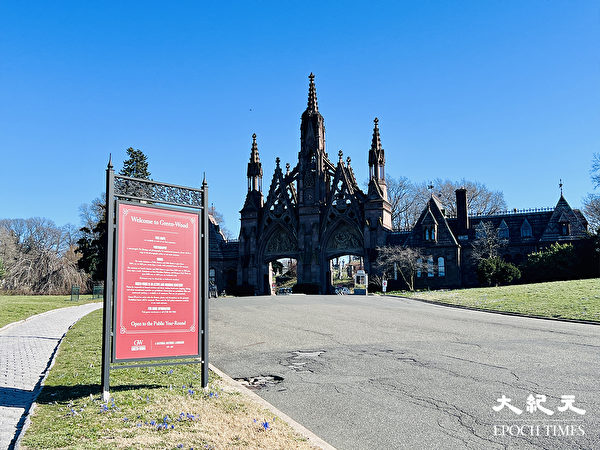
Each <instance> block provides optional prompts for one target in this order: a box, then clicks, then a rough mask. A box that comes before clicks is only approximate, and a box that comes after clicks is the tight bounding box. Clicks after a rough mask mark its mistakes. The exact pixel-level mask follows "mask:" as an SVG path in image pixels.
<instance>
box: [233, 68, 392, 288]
mask: <svg viewBox="0 0 600 450" xmlns="http://www.w3.org/2000/svg"><path fill="white" fill-rule="evenodd" d="M309 79H310V84H309V89H308V107H307V108H306V111H304V113H302V122H301V125H300V152H299V153H298V163H297V164H296V166H295V167H294V168H293V169H292V168H291V166H290V164H286V169H285V173H284V172H283V170H282V168H281V166H280V160H279V158H277V159H276V167H275V173H274V174H273V179H272V181H271V186H270V188H269V192H268V194H267V198H266V200H264V199H263V193H262V175H263V171H262V165H261V163H260V159H259V156H258V147H257V144H256V135H252V149H251V153H250V162H249V163H248V194H247V195H246V201H245V203H244V207H243V208H242V210H241V211H240V213H241V229H240V239H239V261H238V280H237V281H238V285H241V286H248V287H253V288H254V291H255V293H257V294H267V293H269V292H270V286H269V285H270V282H271V274H270V268H269V263H270V262H271V261H274V260H276V259H281V258H293V259H295V260H296V261H297V276H298V283H302V284H313V285H317V286H318V287H319V292H321V293H328V292H331V274H330V268H329V267H330V265H329V261H330V260H331V259H332V258H335V257H338V256H341V255H348V254H350V255H357V256H361V257H362V258H363V261H364V265H365V269H366V270H367V272H369V271H370V269H371V267H370V266H371V263H372V262H373V261H372V258H373V257H374V255H375V249H376V247H378V246H380V245H384V244H385V240H386V236H387V232H388V231H389V230H391V227H392V222H391V210H390V204H389V202H388V198H387V186H386V182H385V157H384V150H383V148H382V147H381V140H380V137H379V127H378V120H377V119H375V126H374V130H373V139H372V143H371V149H370V150H369V168H370V171H369V174H370V180H369V188H368V192H367V193H364V192H363V191H362V190H361V189H360V188H359V187H358V184H357V182H356V178H355V177H354V173H353V171H352V168H351V166H350V158H347V159H346V161H344V160H343V158H342V151H341V150H340V151H339V153H338V161H337V164H335V163H333V162H332V161H331V160H330V159H329V156H328V154H327V153H326V152H325V126H324V121H323V116H322V115H321V114H320V113H319V109H318V105H317V94H316V89H315V83H314V75H313V74H312V73H311V74H310V76H309Z"/></svg>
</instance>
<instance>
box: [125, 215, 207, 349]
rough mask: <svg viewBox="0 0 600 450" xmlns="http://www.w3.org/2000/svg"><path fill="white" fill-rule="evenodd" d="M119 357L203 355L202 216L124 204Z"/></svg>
mask: <svg viewBox="0 0 600 450" xmlns="http://www.w3.org/2000/svg"><path fill="white" fill-rule="evenodd" d="M117 217H118V239H117V242H118V243H117V270H116V273H117V289H116V302H115V304H116V324H115V337H114V339H115V357H116V359H117V360H126V359H138V358H162V357H173V356H194V355H198V350H199V349H198V329H199V324H198V304H199V295H198V293H199V290H198V215H197V214H193V213H187V212H182V211H173V210H167V209H161V208H154V207H150V206H134V205H130V204H124V203H120V204H119V205H118V211H117Z"/></svg>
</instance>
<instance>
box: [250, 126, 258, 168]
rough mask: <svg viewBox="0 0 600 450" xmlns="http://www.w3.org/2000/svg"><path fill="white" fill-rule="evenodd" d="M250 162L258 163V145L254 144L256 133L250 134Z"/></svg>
mask: <svg viewBox="0 0 600 450" xmlns="http://www.w3.org/2000/svg"><path fill="white" fill-rule="evenodd" d="M250 162H251V163H260V158H259V156H258V145H256V133H253V134H252V149H251V150H250Z"/></svg>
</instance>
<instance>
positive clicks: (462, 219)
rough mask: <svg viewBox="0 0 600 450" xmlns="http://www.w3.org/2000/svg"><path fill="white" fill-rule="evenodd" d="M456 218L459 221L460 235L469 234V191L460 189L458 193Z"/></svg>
mask: <svg viewBox="0 0 600 450" xmlns="http://www.w3.org/2000/svg"><path fill="white" fill-rule="evenodd" d="M455 192H456V218H457V219H458V230H457V231H458V234H459V235H462V234H467V230H468V229H469V210H468V209H467V190H466V189H465V188H459V189H457V190H456V191H455Z"/></svg>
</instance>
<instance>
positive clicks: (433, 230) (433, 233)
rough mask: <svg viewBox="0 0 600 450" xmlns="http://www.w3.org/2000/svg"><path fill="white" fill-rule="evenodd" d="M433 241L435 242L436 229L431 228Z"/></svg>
mask: <svg viewBox="0 0 600 450" xmlns="http://www.w3.org/2000/svg"><path fill="white" fill-rule="evenodd" d="M431 240H432V241H435V227H431Z"/></svg>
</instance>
